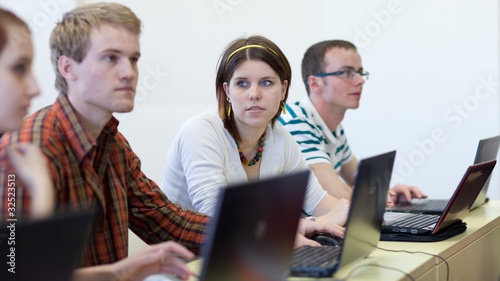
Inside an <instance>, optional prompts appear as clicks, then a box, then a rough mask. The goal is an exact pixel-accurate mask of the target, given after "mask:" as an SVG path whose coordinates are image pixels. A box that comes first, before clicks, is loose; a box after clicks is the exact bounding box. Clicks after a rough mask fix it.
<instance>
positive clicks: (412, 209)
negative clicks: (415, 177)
mask: <svg viewBox="0 0 500 281" xmlns="http://www.w3.org/2000/svg"><path fill="white" fill-rule="evenodd" d="M499 145H500V136H495V137H492V138H488V139H482V140H480V141H479V145H478V148H477V152H476V158H475V159H474V164H478V163H482V162H485V161H490V160H494V159H496V158H497V154H498V148H499ZM489 183H490V179H489V178H488V180H487V181H486V183H485V184H484V186H483V187H482V189H481V192H480V193H479V195H478V196H477V199H476V201H475V202H474V204H473V205H472V208H471V210H473V209H475V208H477V207H479V206H481V205H483V204H484V203H486V202H488V198H487V197H486V193H487V191H488V186H489ZM448 202H449V200H447V199H413V200H412V201H411V202H405V203H400V204H396V205H395V206H392V207H387V209H386V210H387V211H390V212H406V213H419V214H434V215H440V214H442V213H443V211H444V209H445V208H446V205H447V204H448Z"/></svg>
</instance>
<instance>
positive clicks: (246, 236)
mask: <svg viewBox="0 0 500 281" xmlns="http://www.w3.org/2000/svg"><path fill="white" fill-rule="evenodd" d="M308 178H309V171H303V172H299V173H294V174H287V175H282V176H279V177H274V178H269V179H265V180H260V181H254V182H250V183H246V184H241V185H237V186H231V187H227V188H222V189H221V191H220V194H219V200H218V204H217V208H216V212H215V214H214V217H213V218H212V220H211V222H210V226H209V230H208V236H207V239H206V241H205V243H204V244H203V248H202V251H201V255H202V257H203V258H204V261H203V268H202V272H201V277H200V280H206V281H224V280H239V281H247V280H248V281H254V280H256V281H258V280H286V278H287V276H288V273H289V269H290V261H291V258H292V252H293V244H294V241H295V235H296V232H297V226H298V222H299V218H300V215H301V213H302V205H303V203H304V196H305V190H306V187H307V183H308Z"/></svg>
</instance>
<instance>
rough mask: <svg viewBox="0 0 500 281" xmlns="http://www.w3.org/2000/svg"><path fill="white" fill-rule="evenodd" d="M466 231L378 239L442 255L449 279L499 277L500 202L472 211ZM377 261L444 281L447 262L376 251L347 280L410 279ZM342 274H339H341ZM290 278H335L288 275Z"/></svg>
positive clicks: (419, 276)
mask: <svg viewBox="0 0 500 281" xmlns="http://www.w3.org/2000/svg"><path fill="white" fill-rule="evenodd" d="M465 222H467V230H466V231H465V232H464V233H462V234H460V235H457V236H455V237H452V238H450V239H447V240H445V241H441V242H431V243H422V242H419V243H408V242H380V243H379V247H380V248H385V249H390V250H407V251H421V252H426V253H431V254H435V255H439V256H441V257H443V258H445V259H446V260H447V262H448V265H449V267H450V276H449V280H496V281H498V280H500V201H491V202H489V203H487V204H485V205H483V206H482V207H480V208H478V209H476V210H474V211H471V212H470V213H469V215H468V216H467V218H466V219H465ZM368 264H376V265H380V266H387V267H391V268H397V269H399V270H401V271H403V272H406V273H408V274H409V275H411V276H412V277H413V278H414V279H415V280H421V281H427V280H446V265H445V263H444V262H443V261H442V260H441V259H439V258H436V257H431V256H428V255H424V254H408V253H393V252H385V251H382V250H379V249H377V250H375V251H374V252H373V253H372V254H371V255H370V256H369V257H368V258H366V259H364V260H362V261H360V262H359V263H358V264H357V269H356V270H355V271H354V273H353V274H352V275H351V276H350V277H349V280H410V279H409V278H408V277H406V276H405V275H404V274H403V273H400V272H397V271H393V270H389V269H384V268H380V267H376V266H366V265H368ZM341 277H342V276H341ZM290 280H324V281H326V280H337V279H335V278H330V279H325V278H322V279H310V278H309V279H306V278H290Z"/></svg>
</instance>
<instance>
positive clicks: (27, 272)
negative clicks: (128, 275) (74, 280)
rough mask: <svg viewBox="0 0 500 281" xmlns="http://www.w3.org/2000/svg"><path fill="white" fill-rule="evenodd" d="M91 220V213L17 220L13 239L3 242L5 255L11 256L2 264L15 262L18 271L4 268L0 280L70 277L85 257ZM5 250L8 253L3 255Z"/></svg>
mask: <svg viewBox="0 0 500 281" xmlns="http://www.w3.org/2000/svg"><path fill="white" fill-rule="evenodd" d="M90 223H91V212H81V213H80V212H79V213H66V214H57V215H55V216H54V217H51V218H48V219H45V220H39V221H31V222H19V223H15V224H14V225H15V226H14V228H9V232H11V233H10V234H9V236H10V237H13V239H11V240H8V241H10V242H8V243H4V241H2V242H1V245H0V246H1V248H2V256H3V258H5V257H6V256H7V255H10V257H7V259H8V260H7V263H3V264H4V265H8V267H9V268H10V265H12V266H13V267H14V268H13V271H15V273H12V272H8V271H7V270H2V273H0V280H12V281H24V280H71V276H72V274H73V270H74V269H75V268H76V267H77V266H78V265H79V263H80V261H81V258H82V256H83V247H84V244H85V241H86V238H87V234H88V232H89V229H90ZM9 225H10V222H7V226H9ZM2 231H3V230H2ZM12 233H13V234H14V235H12ZM5 242H7V241H5ZM5 250H7V251H8V252H7V254H6V255H3V254H4V252H5ZM3 258H2V261H3ZM9 262H11V264H10V265H9V264H8V263H9ZM2 269H5V267H3V268H2ZM4 277H5V278H6V279H5V278H4Z"/></svg>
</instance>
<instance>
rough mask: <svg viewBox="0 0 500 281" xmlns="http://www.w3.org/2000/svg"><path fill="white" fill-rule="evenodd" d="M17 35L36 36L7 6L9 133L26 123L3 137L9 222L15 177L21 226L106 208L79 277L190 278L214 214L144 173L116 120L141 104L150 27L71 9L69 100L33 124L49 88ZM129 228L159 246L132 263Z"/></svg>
mask: <svg viewBox="0 0 500 281" xmlns="http://www.w3.org/2000/svg"><path fill="white" fill-rule="evenodd" d="M13 33H15V34H16V36H17V35H19V34H29V32H28V29H27V26H26V24H25V23H24V22H22V21H21V20H20V19H19V18H18V17H16V16H15V15H13V14H12V13H10V12H6V11H4V10H0V99H1V100H2V103H0V132H1V133H4V132H6V131H12V130H17V129H19V128H20V127H21V126H22V127H21V130H20V132H13V133H6V134H5V135H3V136H2V139H1V141H2V142H1V145H0V155H1V159H0V161H1V166H0V180H1V184H0V198H2V205H1V206H2V208H0V218H1V219H2V222H1V223H0V224H3V223H4V222H5V220H6V218H8V217H9V205H8V203H9V201H8V198H9V195H8V193H9V191H10V190H9V188H10V187H9V185H8V184H7V182H8V176H9V175H10V174H12V173H15V175H16V178H18V179H19V181H16V182H15V183H16V186H15V192H16V218H19V220H21V219H22V218H23V217H24V218H25V219H28V218H29V219H32V218H34V217H36V216H37V215H38V214H40V210H46V212H45V213H44V214H43V216H41V217H47V216H49V215H50V214H51V213H52V210H53V209H54V204H55V205H56V206H57V209H60V210H67V209H74V210H77V211H78V210H84V209H87V208H90V207H92V206H94V205H96V206H97V210H98V212H97V214H96V215H97V219H96V225H95V227H94V228H93V230H92V233H90V238H89V242H88V245H86V248H85V250H84V253H82V255H83V262H82V265H83V266H84V267H83V268H80V269H77V270H76V271H75V272H74V276H73V280H143V279H144V278H145V277H146V276H148V275H151V274H154V273H161V272H166V273H172V274H176V275H178V276H179V277H181V278H182V279H187V278H189V276H191V275H192V274H193V273H192V272H191V271H190V270H189V268H188V267H187V266H186V264H185V263H184V262H183V261H182V260H181V259H179V258H178V257H177V256H180V257H182V258H184V259H191V258H192V257H193V256H194V254H193V253H192V252H191V251H189V250H188V249H186V247H188V248H189V249H191V250H193V251H197V250H198V248H199V246H200V244H201V242H202V240H203V233H204V231H205V226H206V223H207V222H208V217H207V216H206V215H203V214H200V213H197V212H194V211H188V210H183V209H181V208H179V206H178V205H175V204H172V203H171V202H170V201H169V200H168V199H167V198H166V197H165V195H164V194H163V193H162V192H161V190H159V188H158V187H157V186H156V184H155V183H154V182H152V181H150V180H149V179H148V178H147V177H146V176H145V175H144V174H143V173H142V172H141V170H140V161H139V159H138V158H137V156H136V155H135V154H134V153H133V151H132V150H131V148H130V146H129V145H128V143H127V141H126V139H125V138H124V136H123V135H121V134H120V133H119V132H118V131H117V121H116V119H114V118H113V117H112V113H113V112H127V111H130V110H132V108H133V99H134V95H135V87H136V83H137V76H138V71H137V59H138V57H139V55H140V52H139V40H138V38H139V34H140V21H139V20H138V19H137V18H136V16H135V15H134V14H133V12H132V11H130V10H129V9H128V8H126V7H124V6H122V5H119V4H106V3H99V4H90V5H86V6H82V7H79V8H76V9H74V10H72V11H70V12H68V13H66V14H65V15H64V17H63V19H62V21H61V22H59V23H58V24H57V26H56V28H55V29H54V31H53V34H52V37H51V50H52V55H53V57H52V61H53V64H54V68H55V71H56V77H57V82H56V85H57V88H58V90H59V92H60V95H59V97H58V99H57V100H56V102H55V103H54V104H53V105H51V106H49V107H47V108H44V109H42V110H40V111H38V112H36V113H35V114H33V115H32V116H30V117H28V118H27V119H26V120H24V121H22V117H23V116H24V115H25V114H26V109H27V107H28V105H29V100H30V99H31V98H32V97H34V96H36V95H38V94H39V90H38V86H37V84H36V82H35V79H34V77H33V74H32V72H31V62H32V60H33V47H32V43H31V37H30V36H28V37H26V39H27V40H22V41H16V42H17V43H19V42H21V43H20V44H10V43H12V42H10V41H9V38H10V37H9V36H7V34H13ZM16 38H18V37H16ZM96 77H98V78H96ZM1 133H0V134H1ZM30 143H31V144H30ZM40 150H41V151H42V153H40ZM7 153H8V154H9V157H8V158H7V157H6V154H7ZM45 158H47V159H48V160H49V161H48V163H47V161H46V160H45ZM47 165H48V168H47ZM51 200H52V201H51ZM54 201H55V202H54ZM30 203H31V206H30ZM34 204H39V206H38V207H37V206H36V205H35V207H33V206H32V205H34ZM129 227H130V228H131V229H132V230H133V231H134V232H135V233H137V234H138V235H139V236H140V237H141V238H142V239H144V240H145V241H146V242H148V243H150V244H153V243H158V244H156V245H154V246H151V247H147V248H145V249H144V250H142V251H141V252H139V253H138V254H135V255H134V256H131V257H128V258H127V253H128V237H127V235H128V231H127V229H128V228H129ZM322 229H325V230H327V231H328V230H329V229H330V231H332V230H331V226H330V225H323V224H320V223H317V224H312V223H310V222H303V223H302V224H301V229H299V233H301V234H302V235H297V241H298V242H299V243H300V242H301V241H302V240H305V238H304V237H303V234H305V233H311V232H314V231H322ZM82 231H84V230H82ZM300 231H302V232H300ZM166 240H173V241H167V242H162V241H166ZM174 241H178V242H179V243H181V244H183V245H184V246H182V245H179V244H177V243H175V242H174ZM302 243H310V242H309V241H306V242H303V241H302ZM185 246H186V247H185Z"/></svg>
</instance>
